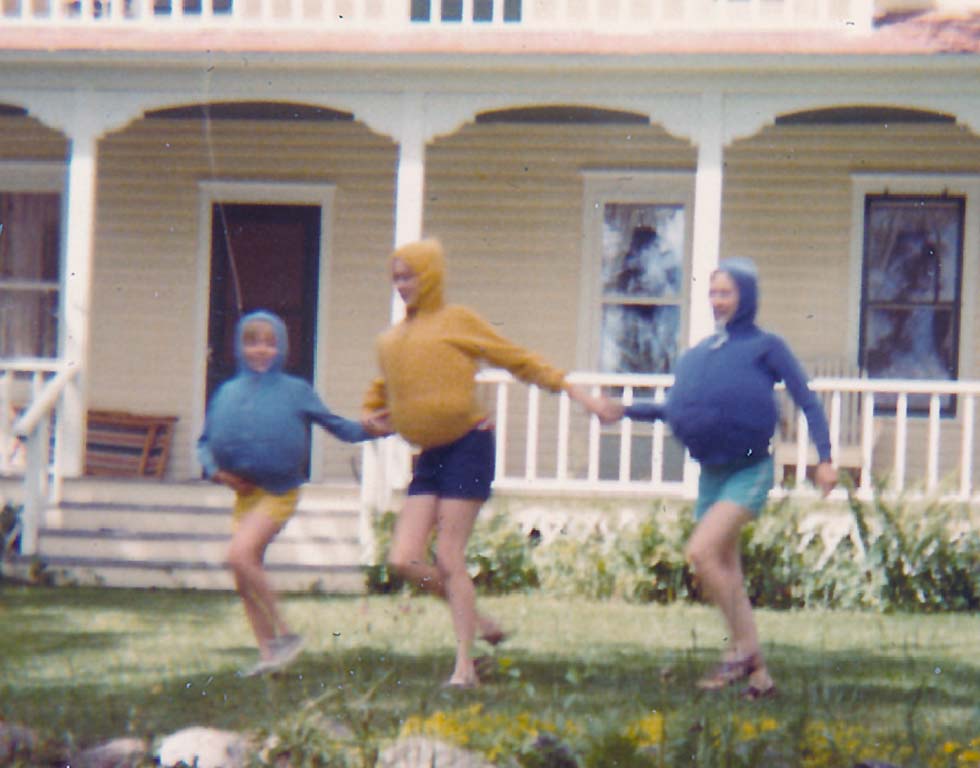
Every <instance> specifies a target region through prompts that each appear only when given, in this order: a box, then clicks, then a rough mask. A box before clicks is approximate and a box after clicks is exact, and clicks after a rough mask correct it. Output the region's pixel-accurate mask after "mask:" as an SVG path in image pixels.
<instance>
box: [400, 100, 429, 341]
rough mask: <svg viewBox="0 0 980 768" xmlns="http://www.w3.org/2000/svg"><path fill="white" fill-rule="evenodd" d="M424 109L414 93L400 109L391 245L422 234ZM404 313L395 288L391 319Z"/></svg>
mask: <svg viewBox="0 0 980 768" xmlns="http://www.w3.org/2000/svg"><path fill="white" fill-rule="evenodd" d="M426 135H427V131H426V125H425V112H424V110H423V108H422V100H421V97H420V96H419V95H418V94H408V95H406V96H405V102H404V104H403V109H402V122H401V126H400V130H399V131H398V134H397V136H396V137H395V138H396V139H397V140H398V170H397V171H396V180H395V247H396V248H397V247H398V246H401V245H404V244H405V243H411V242H413V241H415V240H418V239H419V238H421V237H422V218H423V215H424V211H423V204H422V202H423V200H424V195H425V142H426ZM404 316H405V305H404V302H402V300H401V297H400V296H399V295H398V293H397V292H396V291H392V297H391V322H392V323H397V322H398V321H399V320H401V319H402V318H403V317H404Z"/></svg>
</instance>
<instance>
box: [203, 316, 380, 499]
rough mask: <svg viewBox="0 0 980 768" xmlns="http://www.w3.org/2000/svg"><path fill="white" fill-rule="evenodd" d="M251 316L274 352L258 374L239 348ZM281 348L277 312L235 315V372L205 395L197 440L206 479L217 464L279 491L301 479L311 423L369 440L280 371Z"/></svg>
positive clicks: (284, 340) (284, 341) (305, 384)
mask: <svg viewBox="0 0 980 768" xmlns="http://www.w3.org/2000/svg"><path fill="white" fill-rule="evenodd" d="M253 320H264V321H265V322H267V323H269V324H270V325H271V326H272V328H273V330H274V331H275V334H276V347H277V354H276V357H275V359H274V361H273V363H272V365H271V366H270V368H269V370H268V371H265V372H258V371H254V370H252V369H251V368H249V367H248V365H247V364H246V363H245V357H244V354H243V351H242V331H243V329H244V327H245V325H246V324H248V323H249V322H251V321H253ZM287 349H288V340H287V336H286V328H285V326H284V325H283V322H282V320H280V319H279V318H278V317H277V316H276V315H273V314H271V313H269V312H253V313H251V314H249V315H246V316H245V317H243V318H242V319H241V320H240V321H239V323H238V328H237V329H236V335H235V356H236V358H237V360H238V374H237V375H236V376H235V377H234V378H232V379H229V380H228V381H226V382H225V383H224V384H222V385H221V386H220V387H219V388H218V391H217V392H215V394H214V396H213V397H212V398H211V402H210V404H209V405H208V412H207V418H206V419H205V424H204V432H203V433H202V434H201V437H200V439H199V440H198V442H197V456H198V460H199V461H200V462H201V466H202V467H203V469H204V474H205V476H206V477H211V476H212V475H213V474H214V473H215V472H217V471H218V470H219V469H221V470H225V471H226V472H232V473H234V474H236V475H239V476H240V477H243V478H245V479H246V480H249V481H251V482H253V483H255V484H256V485H258V486H259V487H260V488H262V489H264V490H266V491H269V492H271V493H285V492H286V491H290V490H292V489H293V488H296V487H298V486H300V485H302V484H303V482H305V480H306V463H307V461H308V460H309V455H310V426H311V424H319V425H320V426H321V427H324V428H325V429H326V430H327V431H328V432H330V433H331V434H332V435H333V436H334V437H336V438H338V439H340V440H343V441H344V442H347V443H356V442H360V441H362V440H370V439H371V438H372V435H371V434H369V433H368V432H367V431H366V430H365V429H364V427H363V426H361V424H360V423H359V422H356V421H351V420H350V419H345V418H343V417H341V416H338V415H336V414H335V413H333V412H331V411H330V409H328V408H327V407H326V406H325V405H324V404H323V401H322V400H320V397H319V396H318V395H317V393H316V392H315V391H314V390H313V388H312V387H311V386H310V385H309V383H308V382H306V381H305V380H303V379H300V378H297V377H295V376H290V375H288V374H286V373H283V370H282V367H283V363H284V361H285V359H286V351H287Z"/></svg>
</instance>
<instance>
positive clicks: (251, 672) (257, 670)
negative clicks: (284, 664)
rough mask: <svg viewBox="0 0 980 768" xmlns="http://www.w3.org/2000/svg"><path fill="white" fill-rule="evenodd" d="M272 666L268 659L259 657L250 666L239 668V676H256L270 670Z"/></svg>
mask: <svg viewBox="0 0 980 768" xmlns="http://www.w3.org/2000/svg"><path fill="white" fill-rule="evenodd" d="M271 671H272V667H271V666H270V660H269V659H259V660H258V661H257V662H255V663H254V664H253V665H252V666H250V667H248V668H246V669H242V670H239V672H238V676H239V677H258V676H259V675H264V674H265V673H266V672H271Z"/></svg>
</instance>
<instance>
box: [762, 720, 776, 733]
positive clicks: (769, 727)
mask: <svg viewBox="0 0 980 768" xmlns="http://www.w3.org/2000/svg"><path fill="white" fill-rule="evenodd" d="M778 728H779V723H777V722H776V720H775V719H774V718H771V717H764V718H762V720H760V721H759V731H760V732H761V733H768V732H769V731H775V730H777V729H778Z"/></svg>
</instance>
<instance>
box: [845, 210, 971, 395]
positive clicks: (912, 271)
mask: <svg viewBox="0 0 980 768" xmlns="http://www.w3.org/2000/svg"><path fill="white" fill-rule="evenodd" d="M965 212H966V198H965V197H963V196H947V195H905V194H901V195H893V194H870V195H867V196H866V197H865V212H864V255H863V262H862V272H863V274H862V281H861V286H862V288H861V321H860V341H859V346H860V349H859V355H860V361H861V365H862V367H863V368H864V369H865V370H866V371H867V373H868V375H869V376H870V377H871V378H891V379H945V380H955V379H956V378H957V376H958V373H959V346H960V315H961V296H962V282H963V278H962V270H963V235H964V222H965ZM876 402H877V404H878V405H879V407H880V408H882V409H883V410H885V411H889V410H891V411H894V408H895V396H891V397H890V398H889V397H888V396H885V395H879V396H878V397H877V398H876ZM954 407H955V403H954V398H953V396H951V395H949V396H946V397H944V398H942V409H943V413H944V414H951V413H952V411H953V409H954ZM909 410H910V411H912V412H918V413H921V412H926V411H928V396H926V395H911V396H910V397H909Z"/></svg>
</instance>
